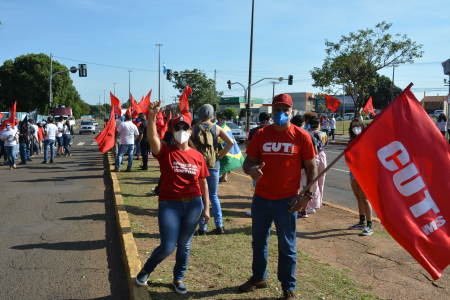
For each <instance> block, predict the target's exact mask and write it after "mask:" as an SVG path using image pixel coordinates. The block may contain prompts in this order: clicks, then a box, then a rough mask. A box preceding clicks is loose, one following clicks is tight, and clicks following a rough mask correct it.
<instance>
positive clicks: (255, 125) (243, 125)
mask: <svg viewBox="0 0 450 300" xmlns="http://www.w3.org/2000/svg"><path fill="white" fill-rule="evenodd" d="M255 127H258V124H256V122H250V126H249V128H248V130H250V129H253V128H255ZM240 128H241V129H242V130H245V122H242V125H241V127H240Z"/></svg>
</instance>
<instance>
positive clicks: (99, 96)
mask: <svg viewBox="0 0 450 300" xmlns="http://www.w3.org/2000/svg"><path fill="white" fill-rule="evenodd" d="M101 97H102V94H98V106H100V105H101V104H100V98H101Z"/></svg>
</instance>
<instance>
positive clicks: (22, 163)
mask: <svg viewBox="0 0 450 300" xmlns="http://www.w3.org/2000/svg"><path fill="white" fill-rule="evenodd" d="M26 164H27V163H26V162H21V163H20V164H19V165H26Z"/></svg>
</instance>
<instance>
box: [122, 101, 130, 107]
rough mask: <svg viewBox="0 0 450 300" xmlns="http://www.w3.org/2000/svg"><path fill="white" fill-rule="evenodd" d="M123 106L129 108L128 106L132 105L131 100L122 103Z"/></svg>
mask: <svg viewBox="0 0 450 300" xmlns="http://www.w3.org/2000/svg"><path fill="white" fill-rule="evenodd" d="M121 107H122V108H128V107H130V102H125V103H122V105H121Z"/></svg>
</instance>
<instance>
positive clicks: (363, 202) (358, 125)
mask: <svg viewBox="0 0 450 300" xmlns="http://www.w3.org/2000/svg"><path fill="white" fill-rule="evenodd" d="M365 128H366V125H365V124H364V123H363V121H361V119H359V118H354V119H353V120H352V122H351V123H350V127H349V129H348V134H349V135H350V142H349V144H350V143H351V142H352V140H353V139H354V138H355V137H356V136H357V135H359V134H360V133H361V132H362V131H363V130H364V129H365ZM349 176H350V184H351V186H352V190H353V194H355V197H356V199H357V200H358V210H359V222H358V223H356V224H355V225H353V226H350V227H349V229H355V230H362V232H361V233H360V234H359V235H361V236H367V235H371V234H373V229H372V205H371V204H370V202H369V200H368V199H367V197H366V194H364V191H363V190H362V188H361V186H360V185H359V183H358V181H356V179H355V176H353V174H352V172H351V171H350V174H349ZM366 218H367V224H366V223H365V222H366Z"/></svg>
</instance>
